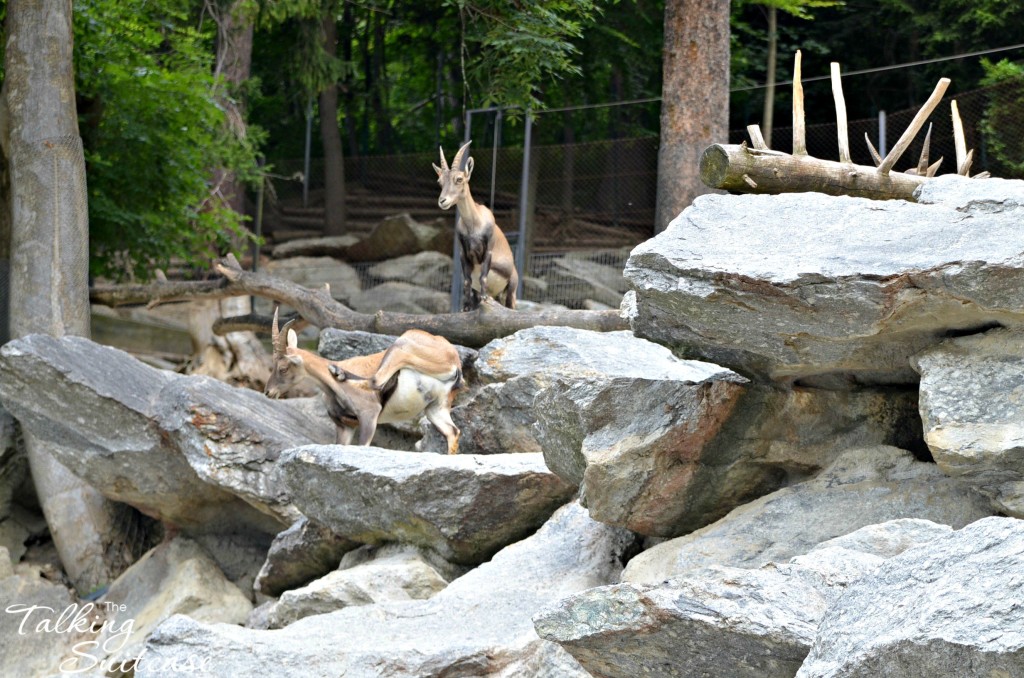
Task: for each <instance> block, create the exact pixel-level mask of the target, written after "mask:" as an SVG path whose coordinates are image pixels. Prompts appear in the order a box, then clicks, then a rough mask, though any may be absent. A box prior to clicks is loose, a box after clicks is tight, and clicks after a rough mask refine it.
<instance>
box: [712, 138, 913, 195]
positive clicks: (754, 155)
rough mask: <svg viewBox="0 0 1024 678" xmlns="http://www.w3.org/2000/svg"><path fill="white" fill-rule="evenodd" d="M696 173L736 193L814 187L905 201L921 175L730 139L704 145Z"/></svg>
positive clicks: (812, 189)
mask: <svg viewBox="0 0 1024 678" xmlns="http://www.w3.org/2000/svg"><path fill="white" fill-rule="evenodd" d="M700 178H701V180H702V181H703V182H704V183H705V184H706V185H707V186H708V187H710V188H719V189H724V190H727V191H737V192H742V193H802V192H806V191H815V192H818V193H826V194H828V195H852V196H859V197H862V198H872V199H874V200H892V199H902V200H909V201H911V202H913V201H914V189H915V188H917V187H918V186H920V185H921V184H923V183H924V182H925V180H926V177H922V176H914V175H910V174H904V173H902V172H890V173H888V174H879V173H878V172H877V171H876V170H875V168H874V167H866V166H864V165H854V164H847V163H839V162H834V161H831V160H820V159H818V158H813V157H811V156H807V155H804V156H795V155H789V154H787V153H780V152H778V151H759V150H757V149H750V148H746V147H745V146H742V145H735V144H713V145H711V146H708V147H707V149H705V150H704V153H703V154H702V155H701V158H700ZM748 179H749V181H748ZM751 182H753V184H754V185H752V184H751Z"/></svg>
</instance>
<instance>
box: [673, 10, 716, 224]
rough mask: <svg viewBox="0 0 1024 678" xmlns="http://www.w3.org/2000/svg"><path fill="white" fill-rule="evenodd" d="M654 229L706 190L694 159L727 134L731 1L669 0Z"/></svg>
mask: <svg viewBox="0 0 1024 678" xmlns="http://www.w3.org/2000/svg"><path fill="white" fill-rule="evenodd" d="M663 56H664V59H663V86H662V99H661V101H662V103H661V144H660V146H659V149H658V197H657V209H656V214H655V230H657V231H662V230H664V229H665V227H666V226H668V223H669V222H670V221H671V220H672V219H674V218H675V217H676V216H677V215H678V214H679V213H680V212H682V211H683V209H684V208H685V207H687V206H688V205H689V204H690V203H691V202H692V201H693V199H694V198H695V197H696V196H698V195H700V194H702V193H707V192H708V189H706V188H705V187H704V185H703V184H702V183H701V180H700V174H699V172H698V161H699V160H700V154H701V152H703V150H704V149H705V148H707V147H708V146H709V145H711V144H713V143H715V142H716V141H721V140H722V139H725V138H727V135H728V133H729V1H728V0H711V1H708V2H705V1H702V0H668V1H667V2H666V3H665V48H664V55H663Z"/></svg>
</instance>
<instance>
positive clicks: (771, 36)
mask: <svg viewBox="0 0 1024 678" xmlns="http://www.w3.org/2000/svg"><path fill="white" fill-rule="evenodd" d="M778 44H779V40H778V11H777V10H776V9H775V8H774V7H769V8H768V65H767V74H766V75H767V77H766V78H765V88H764V115H763V117H762V119H761V134H762V135H763V136H764V143H765V145H766V146H768V148H771V147H772V125H773V124H774V123H775V59H776V55H777V53H778Z"/></svg>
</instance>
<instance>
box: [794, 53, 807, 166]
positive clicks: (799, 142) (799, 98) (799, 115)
mask: <svg viewBox="0 0 1024 678" xmlns="http://www.w3.org/2000/svg"><path fill="white" fill-rule="evenodd" d="M800 58H801V54H800V50H797V51H796V61H795V63H794V64H793V155H807V137H806V134H805V133H804V86H803V84H802V83H801V82H800V77H801V71H800Z"/></svg>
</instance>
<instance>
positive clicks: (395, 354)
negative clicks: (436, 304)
mask: <svg viewBox="0 0 1024 678" xmlns="http://www.w3.org/2000/svg"><path fill="white" fill-rule="evenodd" d="M294 322H295V320H289V321H288V322H287V323H285V326H284V327H283V328H282V329H281V330H278V327H277V309H275V310H274V324H273V328H272V341H273V344H274V371H273V373H272V374H271V375H270V379H268V380H267V387H266V389H265V392H266V394H267V395H268V396H270V397H271V398H279V397H281V396H282V395H284V394H285V393H287V392H288V391H289V390H291V389H293V388H295V386H297V385H298V384H299V383H300V382H302V381H303V380H305V379H312V380H313V381H315V382H316V384H317V386H319V388H320V390H321V391H322V392H323V395H324V401H325V403H326V404H327V414H328V416H330V418H331V421H333V422H334V424H335V425H336V426H337V427H338V443H340V444H342V445H348V444H349V443H350V442H351V441H352V434H353V433H354V432H355V430H356V428H358V429H359V444H360V445H369V444H370V442H371V441H372V440H373V435H374V433H376V431H377V424H378V423H381V424H389V423H394V422H398V421H415V420H417V419H419V417H420V416H426V417H427V419H428V420H429V421H430V423H431V424H433V425H434V426H435V427H436V428H437V430H438V431H440V432H441V434H442V435H444V437H445V439H446V440H447V441H448V454H456V453H457V452H458V451H459V429H458V427H457V426H455V423H454V422H453V421H452V415H451V405H452V400H454V398H455V391H456V390H457V389H459V388H461V387H462V384H463V382H462V360H461V359H460V358H459V353H458V351H456V350H455V347H454V346H452V345H451V344H450V343H448V340H447V339H445V338H443V337H438V336H435V335H433V334H429V333H427V332H423V331H421V330H409V331H407V332H405V333H404V334H403V335H402V336H400V337H399V338H398V339H397V340H395V343H394V344H392V345H391V348H389V349H388V350H387V351H382V352H380V353H374V354H373V355H367V356H359V357H357V358H349V359H348V360H340V361H334V360H327V359H325V358H322V357H320V356H319V355H317V354H315V353H312V352H310V351H306V350H304V349H301V348H299V347H298V337H297V336H296V334H295V330H294V329H292V324H293V323H294Z"/></svg>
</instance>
